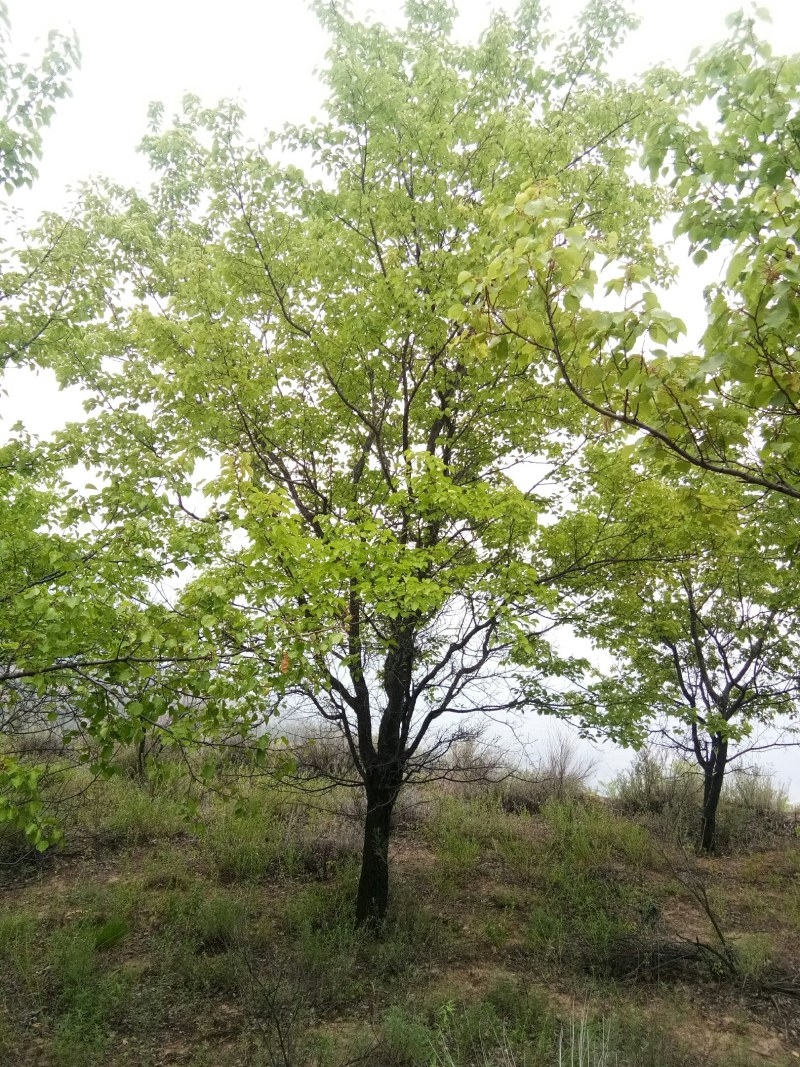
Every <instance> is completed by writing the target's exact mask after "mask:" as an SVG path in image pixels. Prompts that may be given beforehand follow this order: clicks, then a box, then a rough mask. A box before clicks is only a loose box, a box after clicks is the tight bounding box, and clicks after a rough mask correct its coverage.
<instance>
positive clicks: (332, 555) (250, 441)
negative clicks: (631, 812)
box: [41, 2, 661, 923]
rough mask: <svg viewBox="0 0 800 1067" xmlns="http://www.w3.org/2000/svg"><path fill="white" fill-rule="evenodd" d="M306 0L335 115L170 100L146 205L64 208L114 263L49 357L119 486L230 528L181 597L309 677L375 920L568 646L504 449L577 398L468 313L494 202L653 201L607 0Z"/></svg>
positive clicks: (292, 692) (98, 459) (159, 129)
mask: <svg viewBox="0 0 800 1067" xmlns="http://www.w3.org/2000/svg"><path fill="white" fill-rule="evenodd" d="M318 12H319V15H320V18H321V19H322V20H323V22H324V24H325V26H326V28H327V29H328V31H329V33H330V35H331V48H330V50H329V53H328V65H327V67H326V70H325V72H324V78H325V82H326V85H327V87H328V90H329V99H328V102H327V104H326V112H327V117H326V119H325V120H324V121H321V122H318V123H313V124H311V125H310V126H307V127H302V128H292V129H288V130H285V131H284V132H283V134H282V135H280V136H279V137H271V138H270V139H269V140H268V141H267V143H266V145H263V146H260V147H251V146H249V145H247V144H246V143H244V142H243V140H242V137H241V134H240V122H241V114H240V112H239V110H238V109H237V108H236V107H234V106H230V105H226V106H223V107H221V108H219V109H217V110H215V111H207V110H204V109H203V108H201V107H200V105H199V103H198V102H197V101H196V100H194V99H193V98H189V99H187V101H186V103H185V109H184V114H183V115H182V116H181V117H180V118H179V119H178V120H176V123H175V125H174V126H173V127H172V128H166V129H165V128H163V126H162V116H161V112H160V109H158V108H156V109H154V110H153V113H152V116H151V117H152V129H151V132H150V134H149V135H148V137H147V138H146V139H145V142H144V147H145V150H146V151H147V152H148V154H149V157H150V160H151V163H152V165H153V167H154V169H155V170H156V172H157V173H158V175H159V179H158V181H157V183H156V185H155V186H154V188H153V190H152V193H151V195H150V196H149V197H148V198H143V197H141V196H138V195H136V194H134V193H129V192H125V191H124V190H117V189H111V188H105V189H100V190H99V191H98V190H96V191H94V192H87V196H86V210H85V214H84V218H83V221H82V226H81V228H80V230H79V231H78V230H76V232H80V234H81V237H80V239H81V240H84V241H85V243H86V248H87V250H89V251H88V252H87V254H86V255H85V256H84V261H83V264H84V265H83V267H82V271H83V273H84V274H85V276H86V279H87V285H86V291H87V292H92V293H96V292H97V283H96V279H97V278H98V277H101V276H105V275H104V272H109V274H113V276H114V279H115V281H114V284H113V285H108V284H104V286H103V292H104V300H103V302H102V303H101V304H100V305H97V304H96V303H95V301H94V298H92V299H91V300H86V301H85V302H83V303H81V301H80V299H78V300H76V301H73V303H72V304H71V306H70V309H69V312H68V313H65V315H64V316H63V318H62V324H63V327H64V329H65V330H66V331H67V332H68V335H69V351H68V352H67V353H66V355H65V352H64V348H63V347H59V348H57V349H56V348H55V347H53V346H49V347H48V346H44V347H43V350H42V355H41V358H43V359H44V360H47V361H49V362H50V363H51V364H53V365H55V366H57V367H58V369H59V373H60V374H61V376H62V379H63V380H64V381H78V382H80V383H81V384H82V385H84V386H85V387H88V388H89V389H91V390H92V391H93V393H94V395H95V397H96V400H95V401H94V404H95V405H96V411H95V414H94V417H93V419H92V420H91V421H90V422H89V423H88V424H87V425H86V426H83V427H81V428H79V429H77V428H76V429H75V430H73V431H72V437H71V440H72V441H73V444H74V447H76V448H79V449H80V452H81V455H82V456H83V457H84V459H85V460H86V461H87V462H89V463H91V465H92V466H93V467H95V468H97V469H98V470H99V471H100V472H101V474H102V475H103V476H104V477H105V478H107V479H108V480H109V482H113V484H114V485H115V486H119V485H121V484H128V485H133V484H136V485H138V486H139V491H140V492H141V493H143V494H144V495H145V497H146V498H147V499H157V500H161V499H162V496H163V494H164V488H163V487H164V486H165V484H168V483H169V479H170V478H173V477H174V481H173V482H172V489H174V493H173V495H172V497H171V499H172V500H173V501H175V502H177V503H178V504H181V505H182V506H183V508H184V511H185V512H191V513H192V514H193V515H194V516H195V519H196V521H197V525H198V527H199V528H204V527H207V526H208V525H209V524H211V526H213V527H214V528H215V529H219V528H221V527H223V526H225V525H226V524H227V525H228V526H229V528H230V529H231V531H232V539H231V540H229V541H228V543H227V545H225V546H222V547H221V551H220V554H219V557H218V559H217V561H216V563H214V564H213V565H211V566H208V567H206V568H205V570H204V573H203V576H202V578H201V579H200V580H199V581H198V582H195V583H194V584H193V585H192V587H191V588H190V589H189V590H188V592H187V597H188V600H187V602H191V600H192V598H193V597H195V596H199V597H201V598H202V599H203V604H204V610H205V613H206V615H205V617H206V618H207V619H208V622H209V628H210V631H211V632H213V633H215V634H217V635H218V637H219V639H220V640H221V641H223V642H224V641H227V640H230V638H231V635H232V634H233V635H234V637H235V640H236V642H238V645H239V647H240V648H242V649H243V650H245V652H246V656H247V662H249V663H252V664H255V665H256V666H255V667H254V670H256V669H260V670H261V671H262V676H263V678H264V683H265V684H267V685H268V686H269V689H270V692H271V694H272V697H271V699H272V700H273V702H274V706H275V707H278V708H279V707H281V706H287V705H288V706H292V702H293V701H296V700H297V699H302V700H303V702H304V703H305V705H306V706H311V707H313V708H314V709H315V710H316V712H317V713H318V714H319V715H320V716H322V717H323V718H324V719H326V720H327V721H329V722H330V723H332V724H334V725H335V726H336V727H337V728H338V729H339V730H340V731H341V733H342V734H343V736H344V738H345V739H346V742H347V744H348V746H349V750H350V753H351V757H352V759H353V762H354V765H355V767H356V769H357V771H358V774H359V775H360V777H361V779H362V781H363V784H364V789H365V793H366V798H367V814H366V821H365V828H364V850H363V864H362V872H361V878H360V883H359V889H358V899H357V908H356V910H357V916H358V919H359V921H361V922H366V923H378V922H380V920H381V919H382V918H383V916H384V914H385V911H386V907H387V899H388V843H389V833H390V818H391V812H392V808H393V805H394V802H395V800H396V798H397V795H398V792H399V790H400V789H401V787H402V785H403V783H404V782H405V781H406V780H408V778H409V777H410V776H412V775H413V774H415V773H417V772H418V771H420V770H421V769H423V768H424V767H425V766H426V764H427V763H428V762H429V761H430V760H434V759H437V758H439V757H440V756H441V754H442V752H443V750H444V748H445V747H446V745H447V744H448V743H449V741H450V740H452V737H453V736H458V733H459V728H458V727H456V728H455V734H453V732H452V730H451V729H450V724H451V723H452V722H453V721H455V722H458V717H459V716H463V715H465V714H470V713H472V712H474V711H477V710H480V711H488V712H494V713H497V714H500V713H505V712H510V711H521V710H523V709H524V708H525V707H528V706H534V704H535V702H536V700H537V699H538V697H537V694H539V686H538V682H539V681H541V680H542V678H543V677H546V676H549V675H551V674H557V673H558V672H559V671H560V670H561V669H562V668H564V667H565V665H564V664H562V663H561V662H560V661H559V659H558V657H557V656H556V655H555V653H554V652H553V650H552V649H551V648H550V647H549V645H548V644H547V642H546V641H544V640H543V639H542V633H543V631H544V630H546V629H547V627H549V626H550V625H551V623H552V620H551V618H550V615H551V613H552V611H553V609H554V608H555V607H556V606H557V594H555V593H554V591H553V586H554V584H555V583H556V581H557V579H558V578H559V574H557V573H556V572H555V571H554V570H553V569H551V568H550V567H549V560H548V558H547V557H546V556H544V555H542V554H541V553H540V552H539V551H538V549H537V544H538V536H539V534H538V516H539V514H540V513H541V511H542V510H543V509H544V508H545V507H546V506H547V505H546V501H545V499H544V498H543V495H542V493H541V492H540V491H539V490H538V489H537V487H536V486H531V485H529V484H528V485H525V484H520V482H523V479H522V478H520V479H519V480H518V481H515V479H514V478H513V477H512V476H511V471H512V469H513V468H514V466H515V465H516V464H517V463H518V461H519V460H520V459H521V458H522V456H523V455H525V454H536V455H537V456H539V457H548V456H549V457H550V459H551V461H552V462H556V461H557V459H558V456H559V453H560V448H561V444H560V443H559V442H558V440H557V439H556V437H555V436H554V433H555V431H556V430H557V429H558V428H559V427H561V428H564V429H565V430H566V429H568V426H569V419H570V418H571V416H570V415H569V412H568V411H567V410H562V409H564V404H563V401H562V399H561V398H560V397H558V396H556V395H553V394H551V392H550V391H549V390H548V388H547V387H546V385H543V384H542V383H540V382H537V381H536V380H534V379H533V378H531V377H530V376H529V375H528V374H527V362H528V361H527V360H524V361H522V363H520V360H519V357H518V354H517V351H516V347H515V346H514V345H509V344H508V343H505V342H501V343H500V344H498V345H496V346H495V347H492V348H490V349H487V347H486V346H485V345H484V344H483V343H482V342H480V341H479V340H478V339H477V338H476V331H475V328H474V327H473V326H472V325H471V324H470V323H469V322H465V321H464V317H465V313H464V309H465V307H468V305H469V304H470V302H471V299H472V296H471V291H470V290H468V289H466V288H465V285H464V272H465V269H466V268H468V267H469V266H470V265H474V266H475V267H477V265H478V264H479V263H481V262H484V261H485V257H486V255H487V251H488V247H489V246H488V244H487V241H486V239H485V237H484V228H483V222H484V219H485V213H486V211H487V209H489V208H491V206H492V205H502V204H505V203H506V202H507V201H508V200H509V198H511V197H513V196H514V195H515V194H516V192H517V191H518V189H519V187H520V184H521V182H522V181H523V179H524V180H525V181H526V182H527V183H528V189H529V192H528V193H527V194H526V197H527V199H531V198H532V197H533V195H534V192H533V186H532V185H531V184H530V183H531V180H532V179H533V181H534V183H535V182H537V181H542V180H544V179H545V178H546V176H548V175H551V174H554V173H555V174H558V175H560V176H561V182H562V186H563V188H564V189H567V190H571V194H570V203H573V204H574V205H575V211H576V218H577V216H578V215H579V214H581V213H583V215H585V216H586V217H588V218H591V220H592V225H593V227H594V228H595V229H596V230H597V231H598V232H600V231H602V229H603V227H604V226H605V225H609V226H610V225H612V224H613V227H614V229H615V230H616V232H617V233H618V234H619V240H620V244H621V246H623V247H625V248H627V249H629V250H630V252H631V254H632V253H633V249H634V248H638V249H640V250H641V249H644V250H645V252H646V251H647V249H648V248H651V244H650V240H649V220H650V219H651V217H652V216H653V215H654V214H657V212H658V211H659V210H660V207H661V196H660V194H659V193H658V192H657V191H655V192H654V191H653V190H652V189H650V188H648V187H646V186H644V185H642V184H640V183H638V182H637V181H636V180H635V178H633V177H632V176H631V172H630V168H629V163H630V159H631V153H630V147H629V136H630V127H631V126H632V125H633V124H635V123H637V122H639V121H640V120H641V116H642V115H643V114H644V113H645V112H646V111H647V107H648V100H647V98H646V96H645V95H644V94H642V93H641V92H640V91H636V90H634V89H631V88H630V87H628V86H624V85H617V84H613V83H612V82H611V81H610V80H609V79H608V78H607V76H606V75H605V74H604V73H603V69H602V67H603V63H604V61H605V57H606V55H607V54H608V51H609V49H610V48H611V47H612V45H613V44H614V43H616V42H617V41H618V40H619V39H620V38H621V36H622V34H623V33H624V32H625V30H626V28H627V26H628V24H629V21H628V19H627V17H626V16H625V15H624V13H623V12H622V10H621V8H619V7H618V6H617V5H608V4H590V5H589V7H588V8H587V12H586V14H585V15H584V17H583V18H582V20H581V23H580V26H579V28H578V29H577V30H576V31H575V32H574V33H573V34H572V36H571V37H570V38H568V39H567V40H565V41H563V42H561V44H560V45H558V47H557V48H556V49H555V51H554V52H548V51H547V48H546V46H547V45H548V43H549V42H548V38H547V37H546V35H545V31H544V22H543V19H542V15H541V12H540V10H539V7H538V5H537V4H535V3H524V4H523V5H522V6H521V8H520V10H519V12H518V14H517V16H516V18H515V19H513V20H512V19H509V18H507V17H505V16H498V17H496V18H495V19H494V20H493V22H492V23H491V26H490V27H489V29H488V30H487V32H486V33H485V34H484V36H483V37H482V39H481V41H480V43H479V44H478V45H477V46H463V45H460V44H456V43H455V42H454V41H453V40H452V37H451V30H452V25H453V21H454V15H455V12H454V9H453V8H451V7H450V5H448V4H446V3H442V2H429V3H419V2H409V3H408V4H407V5H406V19H407V22H406V26H405V27H404V28H403V29H401V30H400V31H399V32H397V33H391V32H390V31H388V30H387V29H385V28H384V27H381V26H373V25H365V24H361V23H358V22H355V21H351V20H349V19H348V18H347V17H345V16H343V15H341V14H340V13H339V12H338V11H337V10H336V9H334V8H330V7H328V6H325V5H319V6H318ZM548 55H549V57H550V61H551V62H547V61H546V59H545V57H546V56H548ZM276 149H280V152H281V153H282V160H278V159H276V158H275V156H276ZM287 157H288V159H289V162H287ZM301 160H302V161H303V162H304V163H306V164H310V173H311V176H310V177H307V176H306V175H305V174H304V173H303V171H302V170H301V169H300V168H299V166H297V165H296V162H295V161H301ZM51 224H52V225H55V224H56V223H55V222H53V223H51ZM57 280H58V276H57V271H56V273H55V274H54V284H56V283H57ZM80 291H82V290H78V292H80ZM131 296H133V299H131ZM54 336H56V334H54V333H51V334H50V337H54ZM567 407H568V405H567ZM206 457H207V458H208V459H209V461H210V462H209V464H208V465H207V466H206V468H205V470H202V469H200V468H198V467H197V463H198V461H199V460H200V459H205V458H206ZM214 466H216V470H215V469H214ZM165 472H170V473H169V476H165ZM201 475H204V476H205V487H204V492H205V495H206V501H205V503H203V501H202V500H200V499H199V497H198V496H197V495H195V497H194V498H191V494H192V490H193V489H196V488H197V487H198V485H199V484H200V482H201V480H202V479H201ZM154 485H158V486H159V488H158V489H154V488H153V486H154ZM167 495H169V494H167ZM194 500H198V503H196V504H195V503H194ZM590 556H591V553H590V552H587V550H586V548H585V546H579V549H578V550H577V551H576V553H575V555H574V558H573V559H572V561H571V563H569V564H567V570H569V568H570V567H573V568H574V567H579V566H584V565H586V561H587V559H588V558H589V557H590ZM520 663H521V664H523V666H524V673H525V675H526V680H525V685H524V686H523V685H521V684H520V681H519V674H520V667H519V664H520ZM453 716H456V719H455V720H454V719H453V718H452V717H453ZM442 726H444V727H445V729H444V731H442V729H441V728H442Z"/></svg>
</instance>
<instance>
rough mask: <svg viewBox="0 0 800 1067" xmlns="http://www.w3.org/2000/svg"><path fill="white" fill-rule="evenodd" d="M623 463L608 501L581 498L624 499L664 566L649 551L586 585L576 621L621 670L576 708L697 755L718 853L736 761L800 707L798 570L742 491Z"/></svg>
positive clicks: (604, 479) (606, 504)
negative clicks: (758, 735) (728, 775)
mask: <svg viewBox="0 0 800 1067" xmlns="http://www.w3.org/2000/svg"><path fill="white" fill-rule="evenodd" d="M626 468H627V463H626V462H625V460H624V459H623V462H622V463H621V464H620V462H619V461H617V462H613V461H612V462H608V461H607V462H606V465H605V468H603V464H602V463H598V464H597V465H596V468H595V473H594V474H593V476H592V479H591V480H592V482H593V484H594V486H595V491H596V492H597V494H598V497H597V498H596V499H595V500H594V502H593V503H592V502H591V501H590V498H589V494H587V495H586V496H585V497H584V499H583V506H584V507H586V509H587V511H591V510H592V508H595V509H598V510H599V514H600V515H601V516H602V520H601V521H602V522H604V523H605V522H607V516H608V514H609V513H611V512H612V511H613V510H615V509H614V507H613V499H616V500H617V501H618V503H619V504H620V505H621V506H620V507H619V509H618V519H617V521H618V522H620V523H622V524H626V525H627V524H630V525H632V526H633V527H634V528H635V529H636V530H637V531H638V534H639V538H640V539H643V540H646V541H648V542H649V543H650V545H651V552H652V557H653V559H654V560H655V561H658V562H655V563H654V564H653V565H650V566H649V567H643V566H642V563H641V558H640V560H639V561H638V562H637V563H636V565H635V567H631V568H630V569H625V568H622V567H620V568H618V569H617V570H616V571H615V572H614V573H612V574H610V575H608V576H606V580H605V581H604V582H603V584H602V585H601V586H595V587H593V588H589V587H588V584H587V583H586V582H583V583H580V584H581V585H582V589H581V592H582V594H583V597H584V602H583V607H582V610H581V612H580V614H579V615H578V617H577V622H576V628H577V630H578V632H579V633H581V634H582V635H584V636H586V637H590V638H591V639H592V640H593V641H594V642H596V645H597V648H598V649H599V650H602V651H604V652H605V653H607V654H610V655H611V656H612V657H613V664H614V667H613V670H612V671H609V672H608V674H607V676H606V677H605V678H604V679H603V680H602V681H601V682H599V683H596V684H594V685H593V686H590V687H589V689H588V692H586V693H584V694H582V695H581V696H580V697H578V698H577V699H576V701H575V707H576V708H577V709H578V712H579V715H580V716H581V718H582V719H583V722H584V724H586V725H588V726H590V727H597V728H599V729H600V730H601V732H603V733H606V734H610V735H611V736H613V737H615V739H617V740H621V741H622V742H623V743H625V744H631V743H635V744H639V743H641V741H642V740H643V739H644V738H645V737H646V735H647V733H648V732H651V731H654V730H658V731H659V732H661V733H662V734H663V736H664V737H665V738H666V739H667V740H668V742H669V743H670V744H671V746H672V747H674V748H677V749H679V750H680V751H681V753H682V754H683V755H685V756H688V757H689V758H691V759H694V760H696V761H697V763H698V765H699V767H700V768H701V770H702V774H703V785H704V788H703V807H702V813H701V822H700V834H699V842H698V843H699V846H700V848H701V849H703V850H705V851H710V850H711V849H713V847H714V844H715V835H716V814H717V807H718V804H719V799H720V794H721V791H722V786H723V782H724V777H725V772H726V769H727V767H728V765H729V764H730V762H731V761H732V760H734V759H737V758H739V757H740V756H741V755H743V754H744V753H745V752H747V751H752V750H753V745H751V744H749V743H748V738H749V737H750V736H751V734H752V732H753V730H754V728H756V727H759V726H761V727H763V726H766V725H771V724H773V723H776V722H780V721H781V719H789V720H791V719H794V718H796V716H797V712H798V710H800V676H799V675H798V672H797V663H798V655H799V654H800V608H798V596H797V593H798V590H797V578H796V575H795V574H794V569H793V565H792V562H791V561H789V563H788V564H787V562H786V560H785V555H784V551H783V548H782V546H781V545H779V544H778V545H775V544H772V545H770V544H768V543H766V542H765V540H764V538H763V531H762V530H761V529H760V528H759V526H758V524H752V525H751V524H747V523H744V524H743V523H741V521H740V518H739V516H740V514H741V500H740V499H736V497H737V496H739V497H740V496H741V495H742V494H741V493H738V494H737V493H732V492H731V491H730V490H729V491H728V492H727V493H716V494H715V493H714V492H712V491H710V490H709V489H708V488H702V489H697V488H696V487H695V488H694V489H693V490H692V491H687V490H685V489H676V488H675V487H673V486H670V485H669V484H667V483H665V482H664V481H663V480H662V479H655V480H653V481H651V480H648V479H646V478H643V477H642V476H641V475H636V474H631V473H630V471H629V470H626ZM601 471H602V474H601V473H600V472H601ZM640 555H641V542H640ZM675 724H677V731H676V729H675ZM756 747H758V746H757V745H756Z"/></svg>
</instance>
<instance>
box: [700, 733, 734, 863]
mask: <svg viewBox="0 0 800 1067" xmlns="http://www.w3.org/2000/svg"><path fill="white" fill-rule="evenodd" d="M727 763H728V742H727V740H726V739H725V738H723V737H722V735H721V734H715V735H714V738H713V740H712V742H711V753H710V755H709V758H708V759H707V760H706V762H705V764H704V765H703V819H702V822H701V824H700V849H701V851H703V852H713V850H714V846H715V844H716V837H717V808H718V807H719V798H720V794H721V793H722V783H723V780H724V778H725V767H726V766H727Z"/></svg>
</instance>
